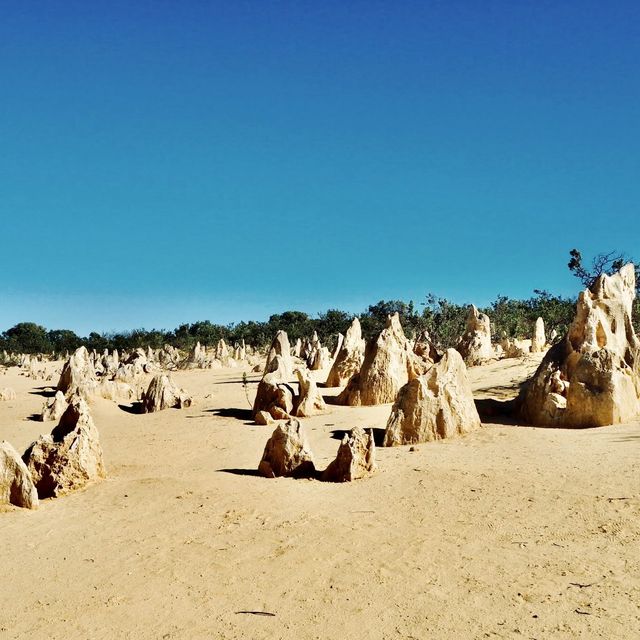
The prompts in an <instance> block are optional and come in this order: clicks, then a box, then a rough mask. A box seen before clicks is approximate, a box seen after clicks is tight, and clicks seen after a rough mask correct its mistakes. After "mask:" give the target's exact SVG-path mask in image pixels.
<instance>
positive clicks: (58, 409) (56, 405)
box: [40, 391, 69, 422]
mask: <svg viewBox="0 0 640 640" xmlns="http://www.w3.org/2000/svg"><path fill="white" fill-rule="evenodd" d="M68 406H69V404H68V403H67V401H66V400H65V397H64V393H62V391H56V395H55V396H54V397H53V398H50V399H49V400H47V401H46V402H45V403H44V405H43V406H42V413H41V414H40V420H42V422H49V421H50V420H55V421H57V420H60V418H62V415H63V414H64V412H65V411H66V410H67V407H68Z"/></svg>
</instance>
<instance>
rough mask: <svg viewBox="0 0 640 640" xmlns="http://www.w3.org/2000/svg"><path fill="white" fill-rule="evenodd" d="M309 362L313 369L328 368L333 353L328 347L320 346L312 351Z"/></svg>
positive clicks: (310, 367)
mask: <svg viewBox="0 0 640 640" xmlns="http://www.w3.org/2000/svg"><path fill="white" fill-rule="evenodd" d="M307 362H308V363H309V369H311V371H322V370H324V369H328V368H329V367H330V366H331V353H330V351H329V349H327V347H323V346H318V347H316V348H315V349H314V350H313V351H312V352H311V354H310V355H309V358H308V359H307Z"/></svg>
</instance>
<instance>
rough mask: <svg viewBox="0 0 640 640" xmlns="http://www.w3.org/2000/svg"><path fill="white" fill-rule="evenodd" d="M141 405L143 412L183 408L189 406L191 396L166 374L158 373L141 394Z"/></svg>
mask: <svg viewBox="0 0 640 640" xmlns="http://www.w3.org/2000/svg"><path fill="white" fill-rule="evenodd" d="M142 406H143V408H144V412H145V413H153V412H155V411H162V410H163V409H183V408H184V407H190V406H191V396H190V395H189V394H188V393H187V392H186V391H185V390H184V389H180V388H179V387H178V386H177V385H176V384H175V383H174V382H173V380H172V379H171V377H170V376H169V375H167V374H162V373H161V374H158V375H157V376H155V377H154V378H153V379H152V380H151V382H150V383H149V388H148V389H147V391H146V392H145V393H143V394H142Z"/></svg>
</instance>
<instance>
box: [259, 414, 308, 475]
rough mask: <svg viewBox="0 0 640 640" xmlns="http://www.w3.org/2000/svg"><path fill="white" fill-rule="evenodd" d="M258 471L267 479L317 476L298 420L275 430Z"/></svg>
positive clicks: (280, 425) (288, 421)
mask: <svg viewBox="0 0 640 640" xmlns="http://www.w3.org/2000/svg"><path fill="white" fill-rule="evenodd" d="M258 471H259V472H260V473H261V474H262V475H263V476H265V477H267V478H277V477H280V476H291V477H294V478H302V477H312V476H313V475H315V465H314V462H313V454H312V453H311V448H310V447H309V442H308V441H307V438H306V435H305V434H304V432H303V430H302V425H301V424H300V422H299V421H298V420H296V419H294V418H292V419H291V420H287V422H285V423H283V424H279V425H278V426H277V427H276V428H275V431H274V432H273V434H272V436H271V437H270V438H269V440H268V441H267V444H266V446H265V448H264V454H263V455H262V460H261V461H260V465H259V466H258Z"/></svg>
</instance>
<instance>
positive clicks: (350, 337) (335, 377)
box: [326, 318, 365, 387]
mask: <svg viewBox="0 0 640 640" xmlns="http://www.w3.org/2000/svg"><path fill="white" fill-rule="evenodd" d="M364 350H365V341H364V340H363V339H362V329H361V327H360V321H359V320H358V318H354V319H353V321H352V322H351V325H350V326H349V329H348V330H347V333H346V334H345V337H344V340H343V341H342V345H341V346H340V350H339V351H338V353H337V354H336V358H335V361H334V363H333V365H332V366H331V370H330V371H329V375H328V376H327V381H326V385H327V387H342V386H343V385H345V384H346V383H347V382H349V380H350V379H351V377H352V376H354V375H355V374H356V373H358V372H359V371H360V367H361V366H362V361H363V360H364Z"/></svg>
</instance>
